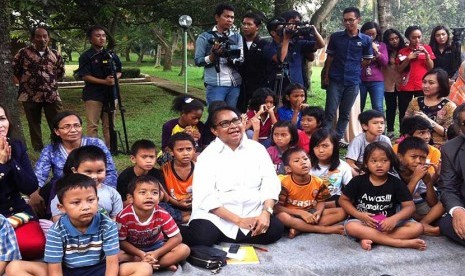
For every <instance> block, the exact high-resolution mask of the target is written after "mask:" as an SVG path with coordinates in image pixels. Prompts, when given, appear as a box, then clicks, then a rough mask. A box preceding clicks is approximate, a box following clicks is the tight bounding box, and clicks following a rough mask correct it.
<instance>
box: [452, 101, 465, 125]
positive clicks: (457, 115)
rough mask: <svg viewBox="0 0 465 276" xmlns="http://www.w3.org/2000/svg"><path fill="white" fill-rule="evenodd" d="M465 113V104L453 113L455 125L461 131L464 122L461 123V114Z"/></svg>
mask: <svg viewBox="0 0 465 276" xmlns="http://www.w3.org/2000/svg"><path fill="white" fill-rule="evenodd" d="M462 112H465V103H463V104H461V105H459V106H457V107H456V108H455V110H454V113H453V115H452V116H453V118H454V124H455V125H456V126H457V127H458V128H459V129H460V127H461V126H462V123H463V122H460V113H462Z"/></svg>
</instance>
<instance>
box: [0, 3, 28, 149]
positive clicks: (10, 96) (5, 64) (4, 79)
mask: <svg viewBox="0 0 465 276" xmlns="http://www.w3.org/2000/svg"><path fill="white" fill-rule="evenodd" d="M9 7H10V3H9V1H8V0H0V64H1V65H2V66H0V91H2V92H1V93H0V103H1V104H2V106H4V107H5V108H6V109H7V110H8V112H9V115H10V116H9V118H8V119H9V120H10V123H11V124H12V129H14V130H15V132H14V133H13V136H14V137H16V138H18V139H21V140H23V141H24V135H23V130H22V127H21V121H20V118H19V106H18V101H17V100H16V96H17V91H16V88H15V86H14V84H13V79H12V76H13V69H12V68H11V50H10V18H11V10H10V8H9Z"/></svg>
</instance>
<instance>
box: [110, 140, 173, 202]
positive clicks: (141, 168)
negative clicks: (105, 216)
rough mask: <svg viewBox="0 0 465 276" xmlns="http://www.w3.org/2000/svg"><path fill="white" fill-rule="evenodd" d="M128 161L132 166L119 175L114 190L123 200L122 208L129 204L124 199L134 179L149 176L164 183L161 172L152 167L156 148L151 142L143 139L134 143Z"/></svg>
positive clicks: (155, 161) (155, 157) (154, 161)
mask: <svg viewBox="0 0 465 276" xmlns="http://www.w3.org/2000/svg"><path fill="white" fill-rule="evenodd" d="M167 145H168V141H167ZM130 159H131V162H132V163H133V164H134V166H131V167H127V168H126V169H125V170H124V171H122V172H121V173H120V175H119V176H118V184H117V185H116V189H117V190H118V192H119V194H120V195H121V198H122V199H123V205H124V206H127V205H129V204H130V202H129V201H128V200H127V197H126V196H127V194H128V185H129V183H130V182H131V181H132V180H133V179H135V178H136V177H138V176H141V175H151V176H153V177H155V178H156V179H158V181H160V183H162V184H163V183H165V180H164V178H163V172H162V171H161V170H159V169H157V168H155V167H154V166H155V164H156V163H157V148H156V147H155V144H154V143H153V142H152V141H150V140H145V139H141V140H137V141H135V142H134V144H132V146H131V156H130Z"/></svg>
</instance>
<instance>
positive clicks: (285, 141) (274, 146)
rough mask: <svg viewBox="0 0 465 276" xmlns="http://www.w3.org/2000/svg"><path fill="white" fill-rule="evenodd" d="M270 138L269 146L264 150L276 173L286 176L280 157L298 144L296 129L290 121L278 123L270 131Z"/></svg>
mask: <svg viewBox="0 0 465 276" xmlns="http://www.w3.org/2000/svg"><path fill="white" fill-rule="evenodd" d="M271 138H272V142H271V146H270V147H268V148H267V149H266V150H267V151H268V154H269V155H270V158H271V161H272V162H273V165H274V166H275V170H276V173H277V174H286V171H285V169H284V165H283V161H282V160H281V156H282V154H283V152H285V151H286V150H287V149H289V148H293V147H295V146H297V144H298V143H299V134H298V132H297V127H296V126H295V125H294V124H293V123H291V122H290V121H278V122H277V123H276V124H275V125H274V126H273V129H272V130H271Z"/></svg>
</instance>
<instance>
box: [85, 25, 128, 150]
mask: <svg viewBox="0 0 465 276" xmlns="http://www.w3.org/2000/svg"><path fill="white" fill-rule="evenodd" d="M86 37H87V38H88V39H89V41H90V44H91V45H92V47H91V48H90V49H89V50H87V51H85V52H84V53H83V54H82V55H81V56H80V57H79V71H78V75H79V77H80V78H82V79H83V80H84V81H85V86H84V89H83V91H82V100H83V101H84V105H85V109H86V118H87V122H86V125H87V136H90V137H98V125H99V121H100V119H101V120H102V125H103V136H104V139H105V144H106V145H107V147H110V120H109V119H110V117H109V113H107V112H104V111H105V107H106V106H107V105H108V104H109V103H110V101H114V100H115V98H114V95H113V86H114V85H115V79H114V77H113V74H112V71H111V68H110V61H111V60H110V59H113V62H114V63H115V66H116V72H117V74H116V76H117V78H120V77H121V61H120V59H119V58H118V56H117V55H116V54H113V53H111V52H108V51H107V50H106V49H104V47H105V44H106V42H107V36H106V33H105V30H104V28H103V27H100V26H92V27H90V28H89V29H88V30H87V32H86ZM111 119H112V120H113V118H111Z"/></svg>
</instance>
